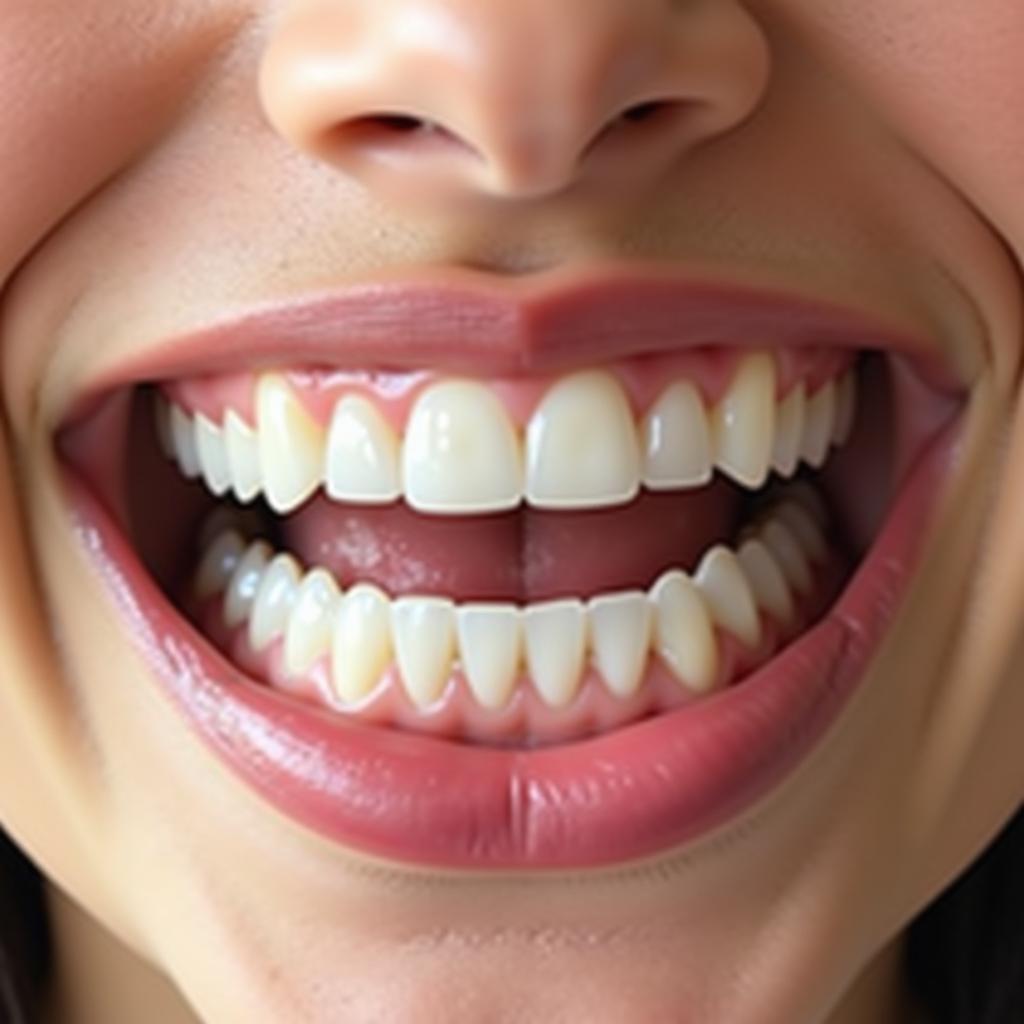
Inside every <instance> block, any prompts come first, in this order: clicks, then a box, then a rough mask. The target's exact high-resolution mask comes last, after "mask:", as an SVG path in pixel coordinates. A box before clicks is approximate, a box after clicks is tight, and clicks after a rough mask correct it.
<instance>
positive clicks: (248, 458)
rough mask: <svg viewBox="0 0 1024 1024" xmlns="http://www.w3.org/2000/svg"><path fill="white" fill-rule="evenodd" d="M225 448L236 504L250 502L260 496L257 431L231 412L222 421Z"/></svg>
mask: <svg viewBox="0 0 1024 1024" xmlns="http://www.w3.org/2000/svg"><path fill="white" fill-rule="evenodd" d="M224 444H225V447H226V448H227V453H228V467H229V469H230V471H231V488H232V490H233V491H234V492H235V497H236V498H238V500H239V501H252V499H253V498H255V497H256V495H257V494H259V493H260V490H261V488H262V483H261V481H260V446H259V442H258V441H257V439H256V431H255V430H253V428H252V427H250V426H249V424H248V423H246V422H245V420H243V419H242V417H241V416H239V415H238V413H237V412H235V411H234V409H228V411H227V415H226V416H225V417H224Z"/></svg>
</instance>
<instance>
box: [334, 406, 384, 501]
mask: <svg viewBox="0 0 1024 1024" xmlns="http://www.w3.org/2000/svg"><path fill="white" fill-rule="evenodd" d="M398 461H399V453H398V438H397V437H396V435H395V432H394V431H393V430H392V429H391V424H390V423H388V421H387V420H386V419H385V418H384V417H383V416H382V415H381V413H380V411H379V410H378V409H377V407H376V406H375V405H374V404H373V402H371V401H370V400H369V399H368V398H365V397H363V396H362V395H346V396H345V397H344V398H342V399H341V401H339V402H338V403H337V405H335V407H334V413H333V414H332V416H331V426H330V429H329V430H328V431H327V493H328V494H329V495H330V496H331V497H332V498H334V499H335V500H336V501H353V502H359V503H361V504H370V505H385V504H388V503H389V502H392V501H394V500H395V499H396V498H398V497H400V496H401V493H402V487H401V483H400V482H399V478H398Z"/></svg>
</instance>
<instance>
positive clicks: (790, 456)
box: [772, 382, 807, 477]
mask: <svg viewBox="0 0 1024 1024" xmlns="http://www.w3.org/2000/svg"><path fill="white" fill-rule="evenodd" d="M806 410H807V391H806V389H805V388H804V385H803V383H802V382H801V383H799V384H797V385H795V386H794V387H792V388H790V389H789V394H788V395H786V397H785V399H783V401H781V402H780V403H779V404H778V408H777V414H776V418H775V444H774V446H773V451H772V466H773V467H774V468H775V469H777V470H778V471H779V472H780V473H781V474H782V475H783V476H787V477H789V476H792V475H793V473H794V472H795V471H796V467H797V466H798V465H799V464H800V439H801V438H802V437H803V434H804V418H805V416H806Z"/></svg>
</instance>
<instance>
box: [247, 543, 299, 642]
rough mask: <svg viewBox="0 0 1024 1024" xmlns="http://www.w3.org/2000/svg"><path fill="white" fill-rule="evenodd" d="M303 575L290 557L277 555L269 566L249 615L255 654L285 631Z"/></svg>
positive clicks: (250, 632) (297, 564) (250, 639)
mask: <svg viewBox="0 0 1024 1024" xmlns="http://www.w3.org/2000/svg"><path fill="white" fill-rule="evenodd" d="M301 576H302V570H301V569H300V568H299V563H298V562H296V561H295V559H294V558H292V556H291V555H286V554H281V555H276V556H275V557H274V559H273V561H272V562H271V563H270V565H268V566H267V571H266V572H265V573H264V574H263V579H262V580H260V586H259V590H257V592H256V599H255V600H254V601H253V605H252V614H251V615H250V616H249V646H250V647H252V649H253V650H254V651H262V650H263V649H264V648H265V647H267V646H269V645H270V644H271V643H272V642H273V641H274V640H276V639H277V638H278V637H279V636H280V635H281V634H282V633H283V632H284V630H285V626H287V625H288V616H289V614H290V613H291V610H292V608H293V607H294V605H295V597H296V594H297V593H298V589H299V579H300V578H301Z"/></svg>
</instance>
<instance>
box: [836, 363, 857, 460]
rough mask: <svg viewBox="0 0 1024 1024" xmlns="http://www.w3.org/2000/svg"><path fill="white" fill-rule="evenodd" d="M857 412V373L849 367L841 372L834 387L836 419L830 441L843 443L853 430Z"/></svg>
mask: <svg viewBox="0 0 1024 1024" xmlns="http://www.w3.org/2000/svg"><path fill="white" fill-rule="evenodd" d="M856 413H857V374H856V372H855V371H854V370H853V368H852V367H851V368H850V369H849V370H847V371H846V373H844V374H843V376H842V378H841V379H840V381H839V386H838V388H837V389H836V419H835V424H834V426H833V428H832V443H833V444H834V445H843V444H846V442H847V441H848V440H849V439H850V434H851V433H852V432H853V421H854V417H855V416H856Z"/></svg>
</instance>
